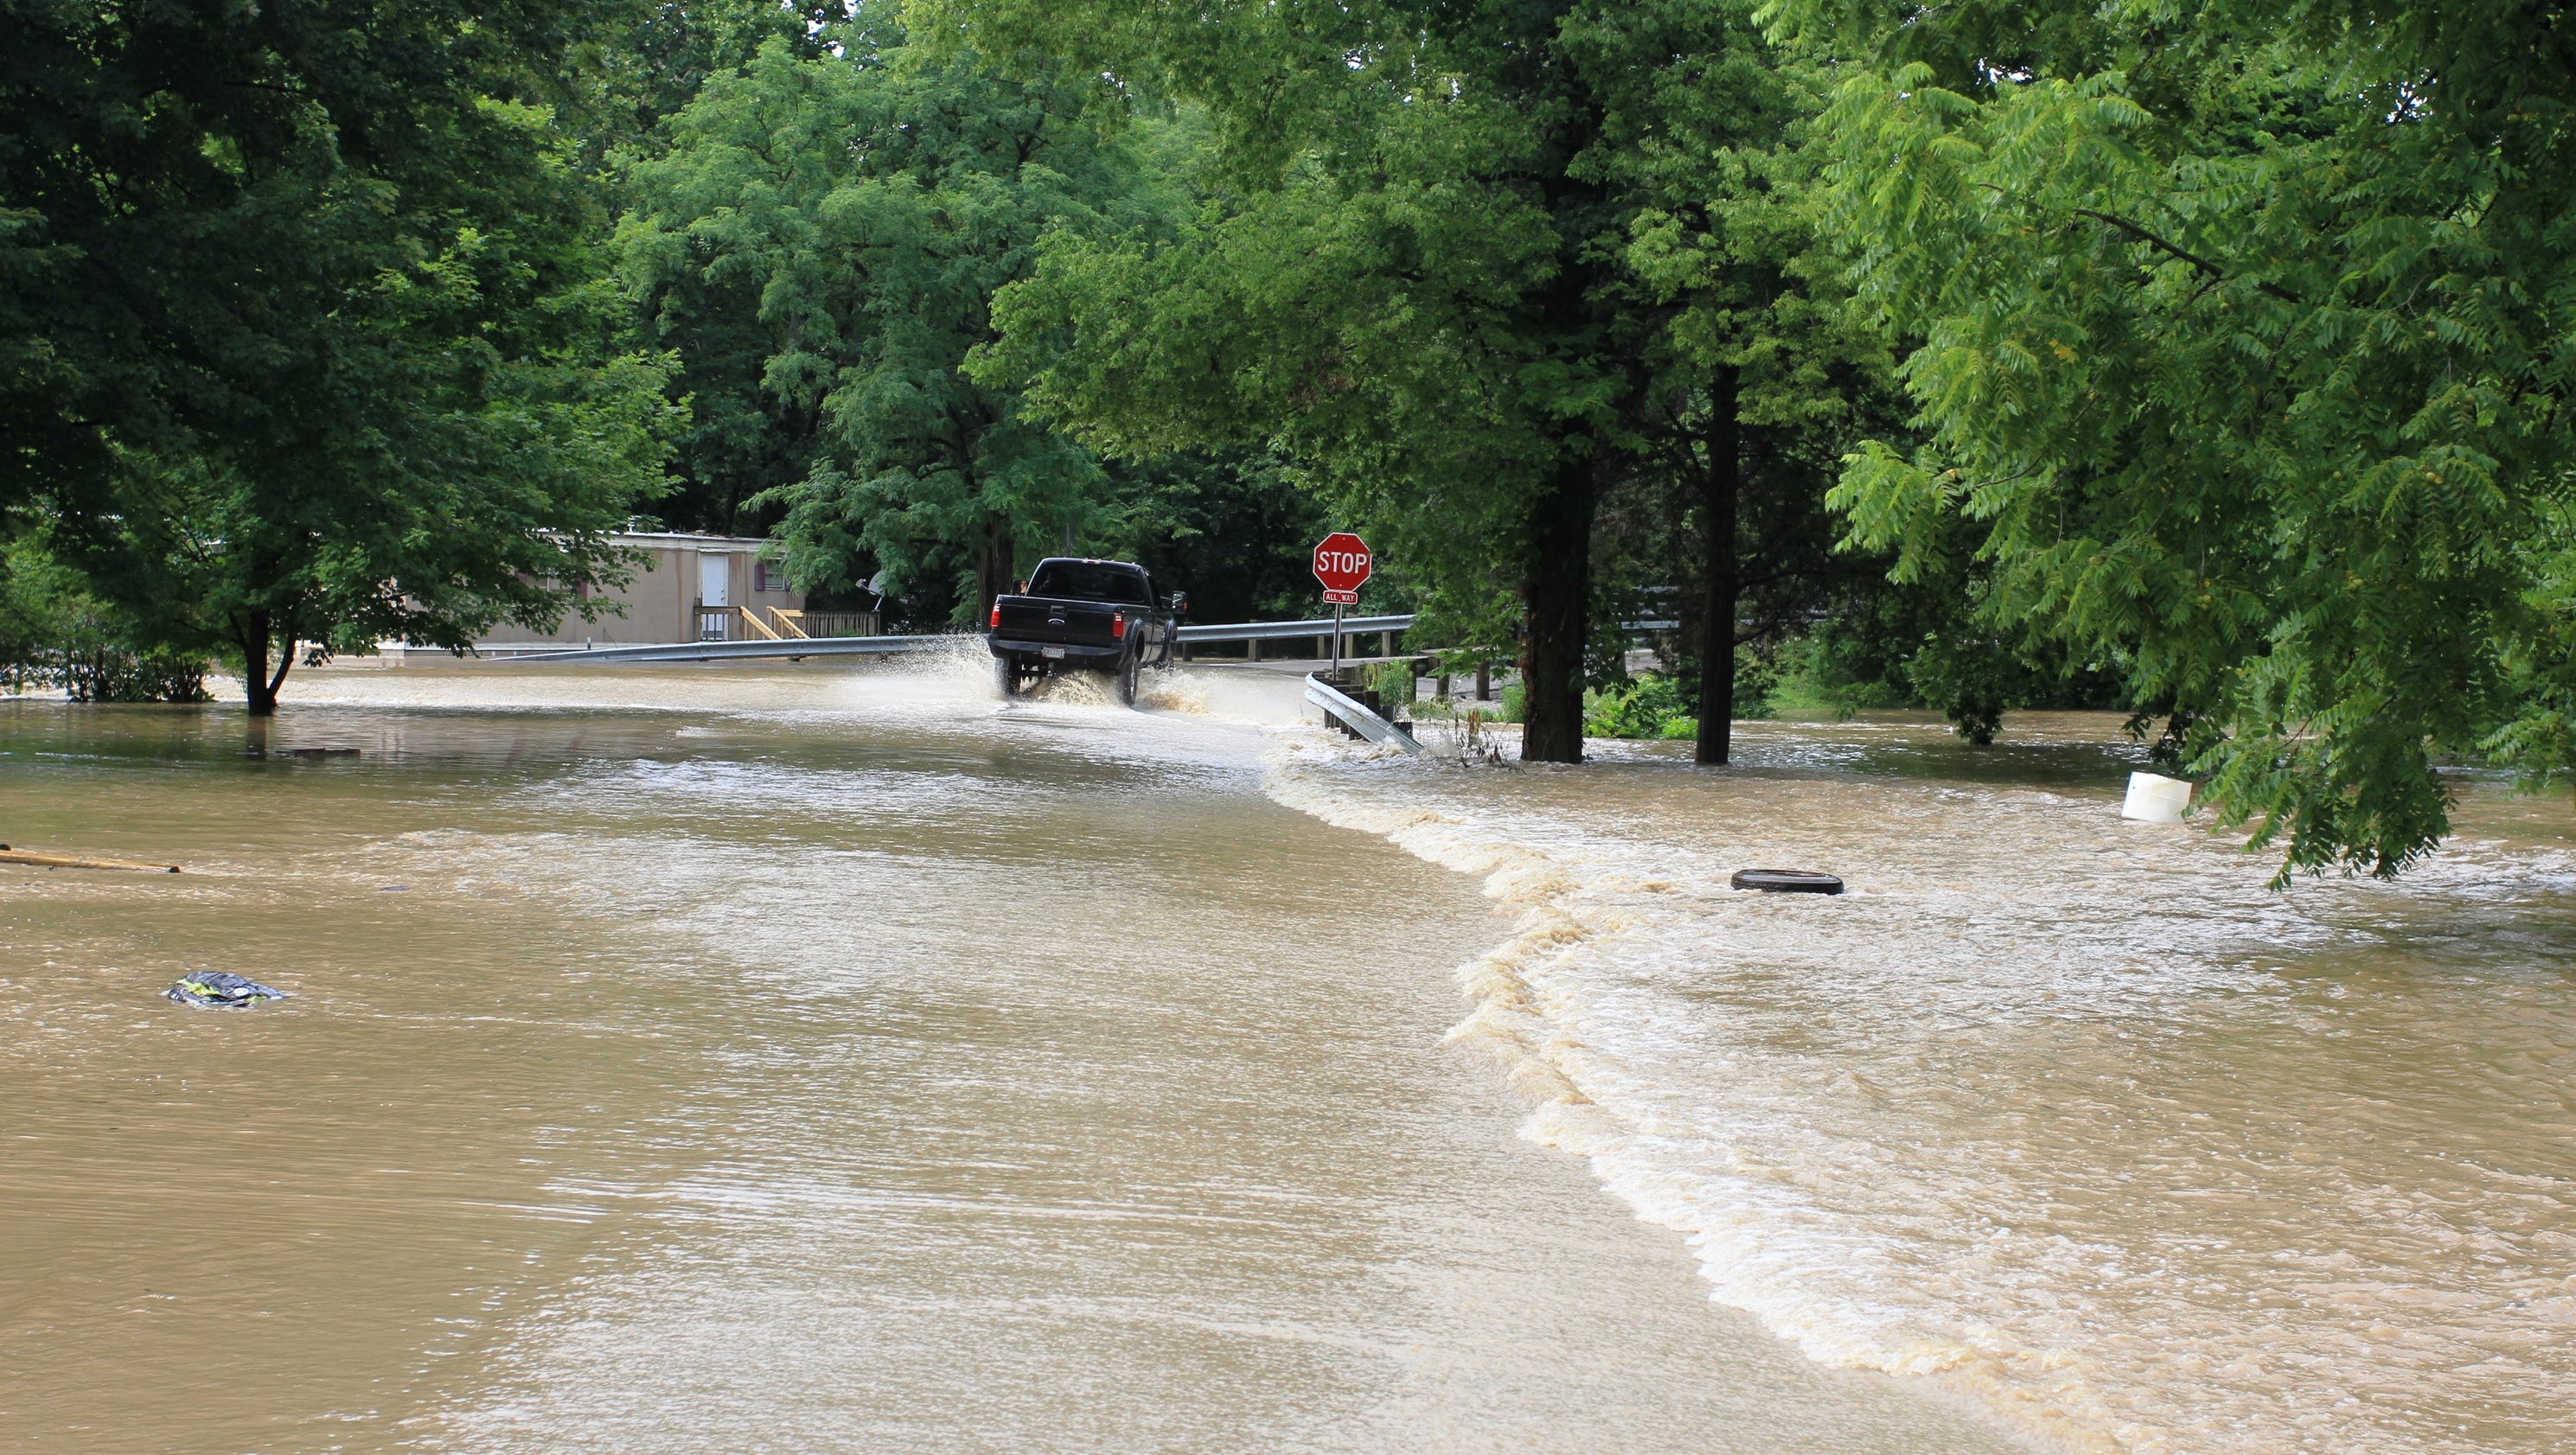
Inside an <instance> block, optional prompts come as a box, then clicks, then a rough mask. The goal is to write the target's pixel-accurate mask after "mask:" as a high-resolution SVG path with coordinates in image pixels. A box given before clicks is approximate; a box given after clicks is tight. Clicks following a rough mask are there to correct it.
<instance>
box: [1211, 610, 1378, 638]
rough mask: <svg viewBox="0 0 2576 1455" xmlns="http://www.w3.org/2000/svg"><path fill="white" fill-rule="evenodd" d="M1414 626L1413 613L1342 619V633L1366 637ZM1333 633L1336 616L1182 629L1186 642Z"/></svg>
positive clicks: (1327, 634) (1311, 635) (1349, 635)
mask: <svg viewBox="0 0 2576 1455" xmlns="http://www.w3.org/2000/svg"><path fill="white" fill-rule="evenodd" d="M1412 629H1413V618H1412V617H1410V616H1354V617H1349V618H1346V619H1344V621H1343V622H1342V635H1344V636H1346V637H1356V636H1365V635H1368V634H1369V633H1372V632H1400V631H1411V630H1412ZM1332 634H1333V619H1332V618H1331V617H1329V616H1327V617H1323V618H1321V619H1319V620H1316V621H1245V622H1237V623H1235V624H1234V625H1232V626H1185V627H1183V628H1181V630H1180V640H1181V641H1184V642H1190V643H1197V642H1269V641H1277V640H1279V639H1281V638H1283V637H1328V636H1331V635H1332Z"/></svg>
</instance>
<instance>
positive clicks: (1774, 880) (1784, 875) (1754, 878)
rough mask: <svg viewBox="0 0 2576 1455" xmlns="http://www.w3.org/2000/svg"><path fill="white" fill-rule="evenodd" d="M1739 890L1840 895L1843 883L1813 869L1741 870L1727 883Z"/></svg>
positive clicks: (1767, 892) (1766, 892)
mask: <svg viewBox="0 0 2576 1455" xmlns="http://www.w3.org/2000/svg"><path fill="white" fill-rule="evenodd" d="M1726 882H1727V883H1728V884H1730V885H1733V886H1734V887H1735V888H1737V889H1759V890H1761V891H1762V892H1763V893H1765V894H1840V893H1842V892H1843V882H1842V881H1841V880H1840V879H1837V878H1835V877H1834V876H1833V875H1831V874H1818V873H1816V872H1815V871H1814V870H1811V869H1739V870H1737V871H1736V873H1735V877H1734V878H1732V879H1730V880H1728V881H1726Z"/></svg>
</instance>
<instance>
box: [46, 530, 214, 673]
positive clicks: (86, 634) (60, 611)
mask: <svg viewBox="0 0 2576 1455" xmlns="http://www.w3.org/2000/svg"><path fill="white" fill-rule="evenodd" d="M206 667H207V662H206V659H205V657H204V656H203V655H202V654H199V653H190V652H179V651H173V650H170V649H169V648H166V647H156V646H149V645H146V644H143V643H140V642H138V641H136V640H135V639H134V636H133V634H132V632H131V631H130V630H129V627H128V624H127V623H126V622H125V621H124V620H122V619H121V618H120V617H118V616H117V615H116V614H115V613H114V612H112V611H110V610H109V609H108V608H107V607H105V606H103V605H101V604H100V602H99V601H98V600H97V598H95V597H93V596H91V595H90V594H89V593H88V592H87V591H85V590H83V589H82V586H81V582H80V578H79V577H78V576H76V575H74V574H73V573H72V572H71V571H69V570H68V569H66V568H65V567H63V566H61V565H59V564H57V563H56V562H54V561H53V560H52V559H51V558H50V557H48V556H46V555H45V554H44V553H43V552H41V551H39V550H37V549H36V548H35V547H34V546H32V545H31V544H29V543H27V542H24V541H20V542H18V543H16V544H14V545H12V546H11V547H10V548H9V549H7V550H6V551H5V552H0V686H5V687H8V688H11V689H16V690H22V691H23V690H25V689H27V688H31V687H32V688H52V689H55V690H58V691H60V692H62V693H64V694H65V695H67V696H69V697H70V698H71V700H72V701H74V702H204V701H206V700H207V693H206Z"/></svg>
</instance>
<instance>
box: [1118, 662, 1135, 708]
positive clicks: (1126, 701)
mask: <svg viewBox="0 0 2576 1455" xmlns="http://www.w3.org/2000/svg"><path fill="white" fill-rule="evenodd" d="M1118 705H1119V706H1121V707H1134V706H1135V705H1136V653H1135V652H1134V650H1132V649H1131V650H1129V651H1128V652H1126V653H1125V654H1123V655H1121V656H1120V657H1119V659H1118Z"/></svg>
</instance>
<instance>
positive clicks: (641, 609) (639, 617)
mask: <svg viewBox="0 0 2576 1455" xmlns="http://www.w3.org/2000/svg"><path fill="white" fill-rule="evenodd" d="M618 541H619V544H621V545H627V546H633V547H637V548H640V549H642V550H643V551H644V552H645V554H646V558H647V561H648V562H649V564H648V566H647V568H646V569H644V570H641V571H638V572H636V573H635V578H634V579H633V580H631V581H629V582H627V583H626V584H625V585H624V586H621V587H618V588H616V589H615V590H613V591H608V592H604V593H602V594H603V595H604V596H606V597H607V598H608V599H609V600H610V601H613V602H617V603H620V604H622V605H623V606H624V608H625V612H624V614H623V615H617V614H615V613H603V614H602V615H601V617H600V618H599V620H597V621H584V620H582V619H581V617H580V616H579V615H577V614H569V613H568V614H567V615H566V616H565V618H564V620H563V622H562V624H561V625H559V626H558V627H556V628H555V630H553V631H550V632H532V631H529V630H527V629H525V628H523V627H514V626H496V627H494V628H493V629H492V630H491V631H489V632H487V633H485V634H484V637H483V640H485V641H486V642H489V643H491V644H493V645H495V646H507V645H510V644H512V643H516V642H563V643H566V644H569V645H572V646H580V645H581V644H582V643H584V642H593V643H597V644H598V645H601V646H609V645H619V646H624V645H641V644H646V643H657V642H685V641H694V640H696V638H697V620H696V616H697V607H698V583H699V579H700V578H699V576H698V557H699V556H700V555H702V554H716V555H723V556H726V557H728V558H729V559H728V561H727V578H728V582H729V586H730V590H731V594H732V597H733V604H734V605H736V606H749V607H764V606H770V607H777V608H779V609H780V610H783V611H801V610H803V609H804V606H805V598H804V596H803V595H802V594H801V593H799V592H794V591H777V590H773V591H754V590H753V589H752V569H751V566H752V560H753V557H754V556H755V555H756V553H757V552H758V551H759V549H760V547H761V545H762V542H760V541H757V540H750V539H745V538H742V537H732V536H682V535H638V536H621V537H619V538H618Z"/></svg>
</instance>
